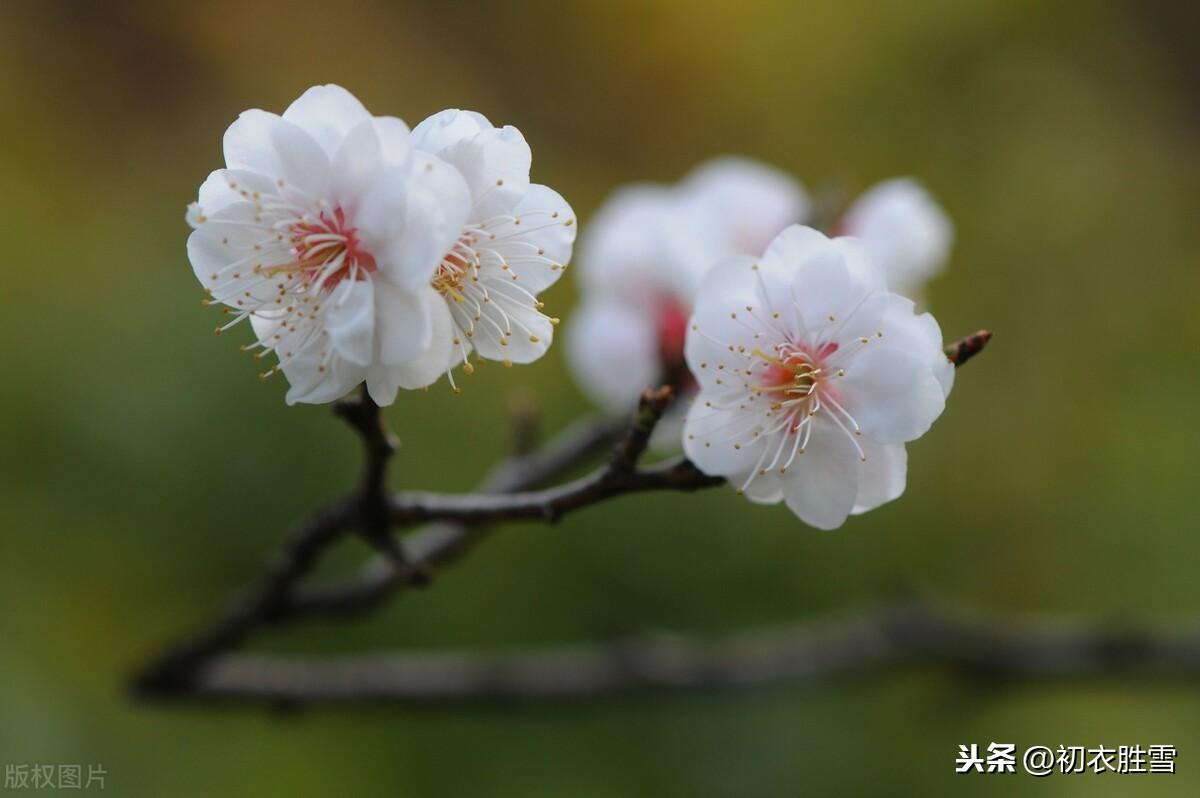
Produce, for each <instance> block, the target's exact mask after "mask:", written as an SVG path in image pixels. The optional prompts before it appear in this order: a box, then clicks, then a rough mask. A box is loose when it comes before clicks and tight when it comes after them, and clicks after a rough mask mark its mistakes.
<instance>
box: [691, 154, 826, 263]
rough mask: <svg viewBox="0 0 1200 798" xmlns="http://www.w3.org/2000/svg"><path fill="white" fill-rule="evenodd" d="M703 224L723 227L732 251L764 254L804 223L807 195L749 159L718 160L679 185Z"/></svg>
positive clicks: (780, 174) (795, 184)
mask: <svg viewBox="0 0 1200 798" xmlns="http://www.w3.org/2000/svg"><path fill="white" fill-rule="evenodd" d="M679 190H680V193H681V194H682V195H683V196H684V198H685V201H686V202H687V203H689V205H690V207H691V208H692V212H693V213H695V214H699V215H702V216H703V217H704V220H705V221H704V224H706V225H708V226H712V227H714V228H718V229H720V230H721V231H722V235H723V237H724V238H725V239H726V243H725V247H726V248H727V251H728V252H729V253H738V254H743V255H755V256H758V255H761V254H762V253H763V251H764V250H765V249H766V247H767V245H768V244H770V243H771V240H772V239H773V238H774V237H775V236H776V235H778V234H779V232H780V231H782V230H783V229H784V228H785V227H787V226H788V225H792V224H798V223H800V222H803V221H804V219H805V218H806V217H807V216H808V213H809V202H808V195H807V194H806V193H805V191H804V188H803V187H802V186H801V185H800V184H799V183H798V182H796V181H795V180H794V179H792V178H791V177H790V176H789V175H787V174H785V173H783V172H781V171H779V170H777V169H773V168H771V167H769V166H767V165H765V164H762V163H759V162H758V161H753V160H751V159H749V158H740V157H732V156H729V157H723V158H715V159H713V160H711V161H708V162H707V163H704V164H702V165H700V166H699V167H697V168H696V169H695V170H694V171H693V172H692V173H691V174H690V175H688V177H687V178H686V179H685V180H684V181H683V182H682V183H681V184H680V188H679Z"/></svg>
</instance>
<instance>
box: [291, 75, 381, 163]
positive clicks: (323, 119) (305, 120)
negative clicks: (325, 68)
mask: <svg viewBox="0 0 1200 798" xmlns="http://www.w3.org/2000/svg"><path fill="white" fill-rule="evenodd" d="M283 118H284V119H286V120H287V121H289V122H291V123H293V124H295V125H296V126H297V127H300V128H302V129H303V130H304V131H305V132H306V133H308V135H310V136H312V137H313V139H314V140H315V141H316V142H317V143H318V144H320V145H321V147H322V148H323V149H324V150H325V154H326V155H328V156H329V157H330V158H333V156H334V154H335V153H336V152H337V151H338V149H339V148H340V147H341V145H342V142H343V140H344V139H345V138H346V136H347V135H348V134H349V132H350V131H351V130H353V129H354V128H355V127H356V126H358V125H360V124H362V123H363V122H365V121H366V120H368V119H370V118H371V115H370V114H369V113H368V112H367V109H366V108H364V107H363V104H362V103H361V102H359V101H358V98H356V97H355V96H354V95H353V94H351V93H350V92H348V91H346V90H345V89H343V88H342V87H341V86H336V85H334V84H328V85H325V86H313V87H312V88H311V89H308V90H307V91H305V92H304V93H303V94H301V95H300V96H299V97H298V98H296V100H295V101H294V102H293V103H292V104H291V105H289V106H288V108H287V110H286V111H284V112H283Z"/></svg>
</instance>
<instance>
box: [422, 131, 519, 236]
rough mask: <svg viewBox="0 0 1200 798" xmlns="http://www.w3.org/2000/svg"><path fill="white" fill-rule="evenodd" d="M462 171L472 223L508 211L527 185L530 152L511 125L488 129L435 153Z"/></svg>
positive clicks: (483, 220)
mask: <svg viewBox="0 0 1200 798" xmlns="http://www.w3.org/2000/svg"><path fill="white" fill-rule="evenodd" d="M433 154H435V155H437V157H439V158H441V159H442V160H443V161H445V162H446V163H448V164H450V165H452V166H453V167H454V168H456V169H458V171H459V172H460V173H461V174H462V176H463V178H464V179H465V180H466V181H467V185H468V186H469V187H470V189H471V196H472V198H473V201H474V208H473V209H472V211H471V221H472V222H485V221H487V220H489V219H492V218H493V217H494V216H496V215H498V214H508V213H510V212H511V211H512V209H513V207H514V206H515V205H516V204H517V202H518V201H519V200H520V198H521V197H522V196H523V195H524V194H525V191H526V190H527V189H528V188H529V167H530V162H531V160H532V155H531V153H530V151H529V145H528V144H527V143H525V137H524V136H522V135H521V131H519V130H517V129H516V128H515V127H511V126H505V127H503V128H489V129H485V130H481V131H479V132H478V133H476V134H475V135H473V136H469V137H467V138H463V139H460V140H458V141H456V142H454V143H453V144H450V145H449V146H445V147H442V148H441V149H439V150H437V151H436V152H435V153H433Z"/></svg>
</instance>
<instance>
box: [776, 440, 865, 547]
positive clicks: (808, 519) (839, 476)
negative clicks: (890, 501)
mask: <svg viewBox="0 0 1200 798" xmlns="http://www.w3.org/2000/svg"><path fill="white" fill-rule="evenodd" d="M814 422H815V426H814V427H813V433H812V438H811V439H810V440H809V442H808V446H807V447H806V449H805V452H804V454H800V455H797V457H796V458H795V460H793V462H792V465H791V466H790V467H789V468H788V471H787V478H786V479H785V485H784V495H785V499H786V501H787V506H788V507H789V508H790V509H791V511H792V512H793V513H795V514H796V515H797V516H798V517H799V518H800V520H801V521H803V522H804V523H806V524H808V525H809V526H814V527H816V528H817V529H837V528H838V527H839V526H841V525H842V524H843V523H845V521H846V517H847V516H849V515H850V511H851V510H852V509H853V508H854V503H855V498H856V497H857V495H858V468H859V465H860V461H859V459H858V453H857V451H856V450H855V449H854V447H853V446H851V445H850V442H849V441H847V440H846V439H845V436H843V435H842V433H841V432H840V430H838V429H837V428H836V427H834V426H833V424H831V423H828V422H824V421H823V420H821V419H814Z"/></svg>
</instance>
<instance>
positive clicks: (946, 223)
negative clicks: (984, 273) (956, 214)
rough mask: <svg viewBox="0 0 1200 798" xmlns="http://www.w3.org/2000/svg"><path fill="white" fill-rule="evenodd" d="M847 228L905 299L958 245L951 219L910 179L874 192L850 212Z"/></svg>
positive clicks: (881, 185)
mask: <svg viewBox="0 0 1200 798" xmlns="http://www.w3.org/2000/svg"><path fill="white" fill-rule="evenodd" d="M842 226H843V228H844V229H845V230H846V232H847V233H849V234H850V235H853V236H856V237H858V238H860V239H862V241H863V243H864V244H865V246H866V247H867V249H868V251H869V252H870V253H871V257H872V259H873V260H875V261H876V262H877V263H878V264H879V266H880V267H881V268H882V269H883V271H884V272H885V273H886V275H887V280H888V285H889V286H890V287H891V289H892V290H893V291H896V292H897V293H900V294H904V295H906V296H909V295H912V294H915V293H919V292H920V291H921V289H922V288H923V285H924V283H925V281H926V280H928V279H929V278H930V277H932V276H933V275H934V274H936V273H937V272H938V271H940V270H941V268H942V267H943V265H944V264H945V262H946V258H947V256H948V255H949V253H950V245H951V244H952V243H953V239H954V225H953V224H952V223H951V221H950V218H949V217H948V216H946V213H945V212H944V211H943V210H942V209H941V207H939V206H938V204H937V202H936V201H934V199H933V197H932V196H930V194H929V192H927V191H926V190H925V189H924V188H923V187H922V186H921V184H920V183H918V182H917V181H915V180H913V179H911V178H896V179H893V180H886V181H884V182H882V183H879V184H877V185H875V186H874V187H872V188H871V189H870V190H868V191H867V192H866V193H865V194H863V195H862V196H861V197H859V198H858V200H856V201H855V203H854V204H853V205H851V206H850V209H849V210H848V211H847V212H846V216H845V219H844V221H843V225H842Z"/></svg>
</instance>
